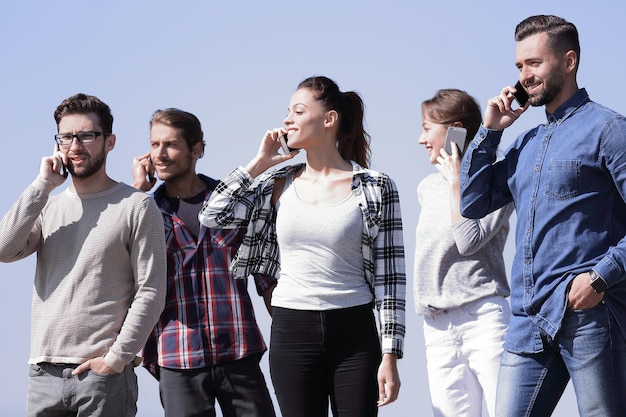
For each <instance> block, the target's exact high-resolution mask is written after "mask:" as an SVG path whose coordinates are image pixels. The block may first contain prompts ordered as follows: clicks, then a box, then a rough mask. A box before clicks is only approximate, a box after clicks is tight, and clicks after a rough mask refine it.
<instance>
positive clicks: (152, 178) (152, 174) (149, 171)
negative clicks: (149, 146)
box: [148, 157, 156, 184]
mask: <svg viewBox="0 0 626 417" xmlns="http://www.w3.org/2000/svg"><path fill="white" fill-rule="evenodd" d="M148 162H149V163H150V167H151V168H152V171H151V170H148V182H150V184H152V183H153V182H155V181H156V178H155V177H154V170H155V168H154V163H153V162H152V158H151V157H149V158H148Z"/></svg>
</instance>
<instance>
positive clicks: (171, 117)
mask: <svg viewBox="0 0 626 417" xmlns="http://www.w3.org/2000/svg"><path fill="white" fill-rule="evenodd" d="M155 123H161V124H164V125H166V126H169V127H172V128H174V129H178V130H179V131H180V132H181V134H182V135H183V139H185V142H187V146H188V147H189V150H190V151H191V149H192V148H193V146H194V145H195V144H196V143H198V142H201V143H202V153H201V154H200V156H202V154H204V147H205V145H206V143H205V142H204V140H203V138H204V133H203V132H202V125H201V124H200V120H198V118H197V117H196V116H195V115H193V114H191V113H189V112H186V111H183V110H180V109H177V108H174V107H170V108H168V109H165V110H157V111H155V112H154V114H153V115H152V119H150V127H152V125H153V124H155Z"/></svg>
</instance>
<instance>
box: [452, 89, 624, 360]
mask: <svg viewBox="0 0 626 417" xmlns="http://www.w3.org/2000/svg"><path fill="white" fill-rule="evenodd" d="M546 116H547V123H546V124H543V125H540V126H537V127H535V128H534V129H531V130H529V131H527V132H525V133H523V134H522V135H520V136H519V137H518V138H517V140H516V141H515V142H514V143H513V144H512V145H511V146H510V147H509V149H508V150H507V151H506V153H505V156H504V158H503V159H501V160H499V161H497V162H496V151H497V147H498V144H499V143H500V139H501V137H502V131H493V130H488V129H485V128H484V127H481V129H480V130H479V132H478V133H477V134H476V137H475V138H474V139H473V140H472V142H471V144H470V145H469V147H468V151H467V152H466V154H465V157H464V159H463V163H462V167H461V212H462V214H463V216H465V217H469V218H480V217H482V216H484V215H485V214H487V213H489V212H491V211H493V210H496V209H498V208H499V207H502V206H504V205H505V204H507V203H509V202H510V201H514V202H515V207H516V211H517V229H516V233H515V243H516V253H515V257H514V259H513V268H512V272H511V307H512V311H513V316H512V318H511V323H510V326H509V333H508V335H507V339H506V342H505V348H506V349H507V350H510V351H513V352H519V353H524V352H526V353H529V352H539V351H541V350H542V348H543V347H542V342H541V334H542V333H543V334H546V335H548V336H550V337H552V338H554V337H555V335H556V334H557V332H558V330H559V328H560V325H561V320H562V318H563V315H564V313H565V309H566V307H567V293H568V289H569V284H570V283H571V281H572V279H573V278H574V277H575V276H576V275H577V274H579V273H581V272H585V271H589V270H591V269H592V268H593V269H594V270H595V271H596V272H597V273H598V274H599V275H600V276H601V277H602V278H603V279H604V280H605V281H606V282H607V284H608V290H607V291H606V294H605V297H604V300H605V301H606V303H607V305H608V307H609V308H610V310H611V312H612V313H613V315H614V316H615V317H616V319H617V321H618V323H619V325H620V327H621V330H622V333H624V334H625V335H626V331H625V330H626V281H625V280H624V278H625V268H626V239H625V235H626V203H625V202H624V200H625V199H626V118H624V116H622V115H620V114H618V113H616V112H614V111H612V110H610V109H608V108H606V107H603V106H601V105H599V104H597V103H594V102H593V101H591V100H590V99H589V96H588V94H587V92H586V91H585V90H584V89H580V90H578V91H577V92H576V93H575V94H574V95H573V96H572V97H571V98H569V99H568V100H567V101H566V102H565V103H564V104H563V105H561V106H560V107H559V108H558V109H557V110H556V111H555V112H554V114H546Z"/></svg>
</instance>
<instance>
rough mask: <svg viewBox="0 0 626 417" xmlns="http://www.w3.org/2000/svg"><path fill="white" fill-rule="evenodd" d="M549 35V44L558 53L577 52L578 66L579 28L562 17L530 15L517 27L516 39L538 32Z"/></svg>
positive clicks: (577, 61) (577, 62)
mask: <svg viewBox="0 0 626 417" xmlns="http://www.w3.org/2000/svg"><path fill="white" fill-rule="evenodd" d="M544 32H545V33H546V34H547V35H548V46H549V47H550V48H551V49H552V50H553V51H554V52H556V53H558V54H564V53H566V52H567V51H569V50H572V51H574V52H575V53H576V57H577V60H576V68H578V64H579V63H580V41H579V40H578V30H577V29H576V26H574V24H573V23H570V22H568V21H567V20H565V19H563V18H562V17H558V16H551V15H537V16H530V17H528V18H526V19H524V20H522V21H521V22H520V23H519V24H518V25H517V26H516V27H515V40H516V41H517V42H519V41H521V40H524V39H526V38H527V37H529V36H532V35H536V34H538V33H544Z"/></svg>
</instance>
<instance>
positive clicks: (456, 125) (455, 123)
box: [452, 121, 463, 127]
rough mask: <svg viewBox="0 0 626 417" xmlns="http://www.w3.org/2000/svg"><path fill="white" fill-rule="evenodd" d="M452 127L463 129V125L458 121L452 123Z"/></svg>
mask: <svg viewBox="0 0 626 417" xmlns="http://www.w3.org/2000/svg"><path fill="white" fill-rule="evenodd" d="M452 126H454V127H463V123H461V122H458V121H457V122H454V123H452Z"/></svg>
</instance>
